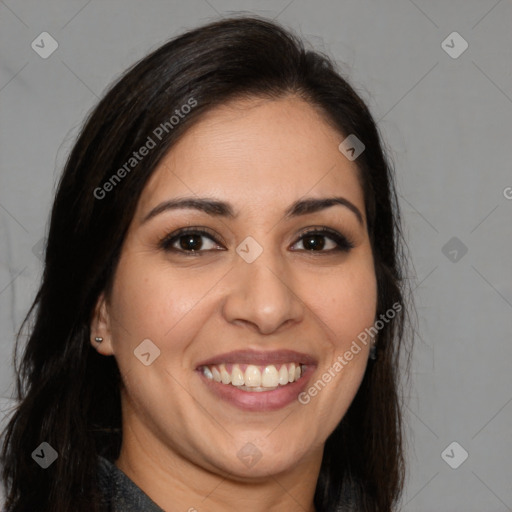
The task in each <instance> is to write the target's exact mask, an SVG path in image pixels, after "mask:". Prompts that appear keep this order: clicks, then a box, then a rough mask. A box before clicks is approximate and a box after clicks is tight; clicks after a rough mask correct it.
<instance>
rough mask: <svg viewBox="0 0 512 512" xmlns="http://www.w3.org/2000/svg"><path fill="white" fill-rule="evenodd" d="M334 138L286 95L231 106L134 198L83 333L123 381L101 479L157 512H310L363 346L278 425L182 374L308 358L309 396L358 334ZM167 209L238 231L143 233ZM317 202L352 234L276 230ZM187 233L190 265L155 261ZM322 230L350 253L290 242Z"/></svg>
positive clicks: (159, 226)
mask: <svg viewBox="0 0 512 512" xmlns="http://www.w3.org/2000/svg"><path fill="white" fill-rule="evenodd" d="M343 138H344V136H343V135H342V134H340V133H338V132H337V131H336V130H334V129H333V128H332V127H331V126H330V125H329V124H327V122H326V121H325V120H324V119H323V118H322V117H321V115H320V114H319V113H318V111H317V110H315V109H314V108H313V107H311V106H310V105H308V104H307V103H305V102H304V101H303V100H301V99H299V98H297V97H295V96H287V97H284V98H281V99H279V100H267V99H265V100H262V99H250V100H247V99H245V100H243V101H237V102H232V103H230V104H228V105H224V106H222V107H218V108H216V109H214V110H212V111H210V112H209V113H208V114H206V115H205V116H203V118H202V119H201V120H200V121H199V122H198V123H197V124H196V125H194V126H193V127H192V128H191V129H189V131H187V132H186V134H185V135H184V136H183V137H182V138H181V139H180V141H179V142H178V143H177V144H176V145H175V146H174V147H173V148H172V149H171V150H170V152H169V153H168V154H167V156H166V157H165V158H164V160H163V161H162V162H161V163H160V165H159V166H158V168H157V169H156V170H155V172H154V173H153V175H152V176H151V178H150V180H149V182H148V183H147V185H146V187H145V189H144V190H143V192H142V195H141V197H140V201H139V203H138V207H137V210H136V213H135V215H134V218H133V220H132V223H131V226H130V228H129V231H128V234H127V237H126V239H125V242H124V245H123V248H122V253H121V257H120V261H119V265H118V268H117V269H116V273H115V279H114V286H113V290H112V294H111V296H110V297H105V295H103V294H102V295H101V296H100V297H99V299H98V303H97V305H96V309H95V315H94V319H93V322H92V325H91V332H92V336H93V339H94V336H101V337H103V338H104V341H103V342H102V343H101V344H97V343H95V342H94V341H91V343H93V345H94V347H95V348H96V350H98V351H99V352H100V353H101V354H104V355H105V356H110V355H114V357H115V358H116V360H117V363H118V365H119V368H120V371H121V374H122V377H123V384H124V386H123V389H122V410H123V444H122V448H121V453H120V456H119V458H118V460H117V461H116V465H117V466H118V467H119V468H120V469H121V470H122V471H124V472H125V473H126V474H127V475H128V476H129V477H130V478H131V479H132V480H133V481H134V482H135V483H136V484H137V485H138V486H139V487H141V488H142V489H143V490H144V491H145V492H146V493H147V494H148V495H149V496H150V497H151V498H152V499H153V501H155V502H156V503H157V504H158V505H159V506H160V507H162V508H163V509H165V510H169V511H170V510H173V511H174V510H176V511H177V510H179V511H187V510H188V511H191V512H192V511H193V510H197V511H199V512H201V511H206V510H208V511H209V512H220V511H222V512H226V511H231V510H233V511H234V510H244V511H248V512H263V511H265V512H268V511H277V510H279V511H282V510H304V511H306V512H312V511H314V510H315V509H314V506H313V495H314V491H315V486H316V482H317V479H318V474H319V470H320V464H321V460H322V454H323V447H324V444H325V441H326V439H327V437H328V436H329V434H330V433H331V432H332V431H333V430H334V428H335V427H336V425H337V424H338V423H339V421H340V420H341V418H342V417H343V415H344V414H345V412H346V411H347V409H348V407H349V405H350V403H351V402H352V400H353V398H354V396H355V394H356V392H357V389H358V387H359V385H360V383H361V380H362V377H363V375H364V372H365V369H366V365H367V359H368V351H369V346H364V345H362V350H361V351H360V352H359V353H358V354H357V355H355V356H354V358H353V359H352V360H351V361H350V362H349V363H348V364H347V365H346V366H345V367H344V368H343V371H341V372H339V373H338V374H337V375H336V377H335V378H333V379H332V381H331V382H330V383H329V384H328V385H326V386H325V387H324V388H323V389H322V390H321V391H320V392H319V393H318V395H317V396H315V397H314V398H312V399H311V401H310V402H309V403H308V404H307V405H302V404H300V403H299V402H298V401H294V402H292V403H291V404H290V405H288V406H286V407H284V408H283V409H280V410H277V411H268V412H247V411H242V410H240V409H238V408H236V407H234V406H233V405H231V404H229V403H227V402H225V401H222V400H220V399H218V398H217V397H216V396H214V395H213V394H212V393H211V391H210V390H209V389H208V388H207V387H206V385H205V384H204V383H203V382H202V380H201V378H200V376H199V375H198V373H197V372H196V371H195V369H196V367H197V365H198V363H199V362H200V361H201V360H204V359H206V358H208V357H212V356H215V355H217V354H220V353H224V352H229V351H232V350H237V349H255V350H267V351H271V350H278V349H283V348H286V349H291V350H297V351H299V352H305V353H308V354H311V355H312V356H314V357H315V358H316V359H317V361H318V365H317V367H316V368H315V372H314V374H313V376H312V377H311V380H310V385H311V384H312V383H314V382H316V381H317V380H318V379H319V378H320V377H321V376H322V374H324V373H325V372H326V371H327V369H328V368H330V367H331V366H332V365H333V363H334V362H335V360H336V358H337V357H338V356H340V355H343V354H344V353H345V352H346V351H347V350H349V348H350V345H351V343H352V342H353V340H355V339H356V337H357V335H358V334H359V333H361V332H362V331H363V330H364V329H365V328H367V327H370V326H371V325H372V324H373V322H374V320H375V312H376V305H377V286H376V279H375V273H374V266H373V256H372V251H371V246H370V241H369V237H368V233H367V227H366V218H365V213H364V212H365V208H364V196H363V191H362V188H361V185H360V182H359V180H358V169H357V166H356V164H355V162H351V161H349V160H348V159H346V158H345V157H344V156H343V155H342V154H341V153H340V151H339V150H338V145H339V143H340V142H341V140H343ZM181 196H199V197H208V198H216V199H218V200H222V201H226V202H229V203H230V204H231V205H232V207H233V209H234V211H235V212H238V217H237V218H236V219H228V218H220V217H216V216H211V215H208V214H206V213H204V212H200V211H198V210H194V209H178V210H168V211H165V212H162V213H160V214H159V215H156V216H154V217H153V218H151V219H150V220H148V221H147V222H143V219H144V217H145V216H146V215H147V214H148V212H149V211H151V210H152V209H153V208H154V207H155V206H156V205H158V204H160V203H161V202H163V201H166V200H169V199H172V198H177V197H181ZM332 196H343V197H344V198H346V199H347V200H349V201H350V202H351V203H353V204H354V205H355V206H356V207H357V209H358V210H359V211H360V212H361V215H362V220H363V222H362V224H361V223H360V222H359V221H358V219H357V217H356V215H355V214H354V213H353V212H352V211H351V210H350V209H349V208H347V207H345V206H341V205H335V206H331V207H329V208H326V209H323V210H321V211H318V212H316V213H311V214H307V215H303V216H300V217H295V218H292V219H288V220H286V219H284V218H283V213H284V211H285V209H286V208H287V207H289V206H290V205H291V204H292V203H293V202H294V201H296V200H298V199H304V198H306V197H308V198H321V197H332ZM187 226H193V227H195V228H200V227H206V228H210V229H211V230H213V232H214V233H215V235H216V236H215V239H216V240H215V241H211V240H210V239H209V238H208V236H203V237H201V235H197V237H196V239H197V238H198V237H199V238H198V243H201V241H202V242H203V245H202V251H203V252H202V253H201V255H199V256H197V257H194V256H187V254H183V253H181V254H180V253H179V252H177V251H175V252H171V251H169V252H166V251H165V250H163V249H162V248H161V247H160V246H159V242H160V241H161V239H163V238H164V237H165V236H166V235H168V234H170V233H172V232H174V231H176V230H177V229H179V228H183V227H187ZM322 226H326V227H329V228H331V229H333V230H336V231H337V232H339V233H341V234H342V235H345V236H347V237H349V238H350V239H351V240H352V242H353V243H354V245H355V247H354V248H353V249H351V250H350V251H348V252H346V251H339V252H329V249H332V248H333V247H335V246H336V243H335V242H334V241H333V240H332V239H330V238H329V237H328V235H327V236H326V237H325V238H320V241H323V242H324V243H325V246H324V247H323V248H320V249H316V250H315V249H311V244H309V245H308V244H307V241H306V240H305V239H304V238H302V235H303V231H304V230H305V229H306V228H312V227H322ZM247 236H251V237H253V238H254V239H255V240H256V241H257V242H258V243H259V245H260V246H261V247H262V248H263V252H262V254H261V255H260V256H259V257H258V258H257V259H256V260H255V261H254V262H252V263H250V264H249V263H247V262H246V261H244V259H242V258H241V257H240V256H239V255H238V254H237V252H236V251H235V249H236V247H237V246H238V245H239V244H240V243H241V242H242V241H243V240H244V239H245V238H246V237H247ZM182 240H183V239H182ZM174 246H175V247H177V248H179V247H182V246H180V242H179V240H178V241H177V242H175V243H174ZM185 247H190V245H189V246H185ZM306 247H309V250H307V249H306ZM317 247H318V246H317ZM222 248H224V249H225V250H220V249H222ZM148 338H149V339H150V340H151V341H152V342H153V343H154V344H155V345H156V346H157V347H158V348H159V350H160V356H159V357H158V358H157V359H155V360H154V362H153V363H152V364H151V365H149V366H145V365H143V364H141V362H140V361H139V360H138V359H137V358H136V357H135V356H134V354H133V351H134V349H135V348H136V347H137V346H138V345H139V344H140V343H141V341H142V340H144V339H148ZM248 442H250V443H252V444H253V445H255V446H256V447H257V448H258V450H259V451H260V452H261V458H260V460H259V461H258V462H257V463H256V464H254V465H253V466H252V467H247V466H246V465H245V464H244V463H243V461H241V459H240V458H239V457H238V456H237V452H238V451H239V450H240V449H241V448H242V447H244V445H246V443H248Z"/></svg>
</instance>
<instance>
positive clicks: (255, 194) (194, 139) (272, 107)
mask: <svg viewBox="0 0 512 512" xmlns="http://www.w3.org/2000/svg"><path fill="white" fill-rule="evenodd" d="M344 137H345V136H344V135H343V134H341V133H339V132H338V131H337V130H335V129H334V128H332V126H331V125H329V124H328V123H327V122H326V120H325V119H324V118H323V117H322V116H321V115H320V114H319V112H318V111H317V110H316V109H315V108H313V107H311V106H310V105H309V104H307V103H306V102H304V101H303V100H301V99H299V98H297V97H293V96H290V97H285V98H281V99H278V100H268V99H254V98H253V99H249V100H247V99H246V100H239V101H236V102H231V103H229V104H226V105H222V106H220V107H217V108H214V109H212V110H211V111H209V112H208V113H206V114H205V115H204V116H203V117H202V118H201V119H200V121H198V122H197V123H196V124H194V125H193V126H192V127H191V128H190V129H189V130H188V131H187V132H186V133H185V134H184V135H183V136H182V138H181V139H180V140H179V141H178V142H177V143H176V144H175V145H174V146H173V147H172V148H171V149H170V150H169V152H168V153H167V154H166V156H165V157H164V158H163V159H162V161H161V162H160V163H159V165H158V167H157V168H156V169H155V171H154V173H153V175H152V176H151V178H150V179H149V181H148V183H147V184H146V187H145V189H144V190H143V193H142V195H141V198H140V202H139V210H140V211H145V210H147V208H151V207H152V206H154V205H155V204H156V203H158V202H160V201H164V200H167V199H169V198H170V197H176V196H179V195H193V194H197V195H201V196H204V195H212V196H216V197H220V198H224V199H225V200H229V201H230V202H232V203H233V204H234V205H235V207H236V209H237V210H240V211H243V210H244V209H246V208H247V209H250V208H251V207H255V208H273V206H275V205H278V204H279V205H282V204H283V203H286V204H289V203H291V202H292V201H294V200H296V199H298V198H300V197H302V196H304V195H308V196H310V197H314V196H319V197H320V196H326V195H336V194H337V193H341V194H343V195H344V196H345V197H347V199H349V200H351V201H352V202H354V203H355V204H356V205H357V206H358V207H359V208H360V209H361V210H362V211H364V197H363V191H362V188H361V185H360V180H359V172H360V171H359V169H358V167H357V165H356V164H355V163H354V162H351V161H349V160H348V159H346V158H345V157H344V156H343V155H342V154H341V153H340V151H339V150H338V145H339V143H340V142H341V140H343V138H344Z"/></svg>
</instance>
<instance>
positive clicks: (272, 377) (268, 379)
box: [261, 365, 279, 388]
mask: <svg viewBox="0 0 512 512" xmlns="http://www.w3.org/2000/svg"><path fill="white" fill-rule="evenodd" d="M278 384H279V373H278V371H277V369H276V367H275V366H274V365H270V366H265V369H264V370H263V373H262V374H261V385H262V386H263V387H264V388H275V387H276V386H277V385H278Z"/></svg>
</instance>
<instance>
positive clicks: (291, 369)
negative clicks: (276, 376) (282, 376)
mask: <svg viewBox="0 0 512 512" xmlns="http://www.w3.org/2000/svg"><path fill="white" fill-rule="evenodd" d="M294 379H295V363H292V364H290V366H288V382H293V381H294Z"/></svg>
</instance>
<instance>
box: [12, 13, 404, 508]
mask: <svg viewBox="0 0 512 512" xmlns="http://www.w3.org/2000/svg"><path fill="white" fill-rule="evenodd" d="M401 243H402V242H401V232H400V224H399V212H398V207H397V204H396V197H395V191H394V186H393V181H392V174H391V170H390V167H389V165H388V163H387V161H386V159H385V156H384V154H383V150H382V147H381V142H380V139H379V135H378V131H377V129H376V126H375V123H374V121H373V119H372V117H371V115H370V113H369V112H368V109H367V107H366V106H365V105H364V103H363V102H362V100H361V99H360V98H359V97H358V96H357V94H356V93H355V92H354V90H353V89H352V88H351V87H350V86H349V85H348V84H347V82H346V81H345V80H344V79H343V78H342V77H341V76H340V75H339V74H338V73H337V72H336V71H335V69H334V67H333V65H332V64H331V63H330V62H329V60H328V59H327V58H325V57H323V56H321V55H319V54H317V53H314V52H312V51H306V50H305V49H304V48H303V46H302V44H301V42H300V41H299V40H297V39H296V38H295V37H294V36H293V35H291V34H290V33H289V32H287V31H285V30H284V29H282V28H281V27H279V26H277V25H275V24H274V23H272V22H269V21H265V20H262V19H256V18H238V19H228V20H224V21H220V22H216V23H213V24H210V25H207V26H203V27H201V28H199V29H197V30H193V31H190V32H188V33H186V34H184V35H182V36H181V37H178V38H176V39H174V40H172V41H170V42H169V43H167V44H165V45H164V46H162V47H161V48H159V49H157V50H156V51H155V52H153V53H152V54H151V55H149V56H147V57H146V58H144V59H143V60H142V61H140V62H139V63H137V64H136V65H135V66H133V67H132V68H131V69H130V70H129V71H128V72H127V73H125V75H124V76H123V77H122V78H121V79H120V80H119V81H118V82H117V83H116V84H115V85H114V86H113V87H112V88H111V90H110V91H109V92H108V93H107V95H106V96H105V97H104V98H103V100H102V101H101V102H100V103H99V105H98V106H97V107H96V109H95V110H94V111H93V112H92V114H91V115H90V117H89V118H88V120H87V122H86V124H85V126H84V128H83V130H82V133H81V134H80V136H79V138H78V141H77V143H76V145H75V147H74V149H73V150H72V152H71V154H70V156H69V159H68V162H67V164H66V167H65V170H64V173H63V176H62V179H61V181H60V184H59V188H58V192H57V195H56V198H55V203H54V206H53V210H52V215H51V224H50V230H49V236H48V243H47V249H46V259H45V270H44V276H43V280H42V284H41V287H40V290H39V292H38V294H37V297H36V299H35V302H34V304H33V306H32V308H31V310H30V312H29V315H28V316H27V318H29V317H30V316H31V314H32V313H33V314H34V315H35V321H34V324H33V327H32V330H31V334H30V337H29V340H28V344H27V346H26V348H25V352H24V355H23V360H22V362H21V365H20V367H19V368H18V369H17V370H18V382H17V385H18V399H19V401H20V403H19V406H18V408H17V410H16V412H15V414H14V415H13V417H12V419H11V421H10V423H9V425H8V427H7V428H6V431H5V441H4V447H3V465H4V472H3V477H4V482H5V486H6V489H7V492H8V500H7V504H6V507H7V511H8V512H22V511H23V512H26V511H34V510H40V511H52V512H64V511H66V512H67V511H74V512H77V511H87V512H91V511H100V510H118V511H121V510H122V511H131V510H166V511H175V510H176V511H178V510H179V511H181V510H183V511H184V510H189V511H194V510H196V511H203V510H208V511H210V512H215V511H221V510H222V511H226V510H240V509H243V510H247V511H254V512H256V511H271V510H278V509H279V510H300V511H307V512H313V511H317V512H320V511H328V512H331V511H338V510H339V511H345V510H357V511H390V510H392V509H393V507H394V505H395V504H396V503H397V500H398V498H399V496H400V492H401V489H402V485H403V472H404V460H403V446H402V430H401V413H400V404H399V397H398V391H397V386H398V376H399V375H398V357H399V353H400V351H399V349H400V346H401V345H402V341H403V339H404V338H405V336H404V323H405V319H406V311H407V310H406V307H405V304H404V299H403V296H404V283H403V282H402V275H403V269H402V265H403V258H402V256H401V254H402V253H401V247H402V245H401Z"/></svg>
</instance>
